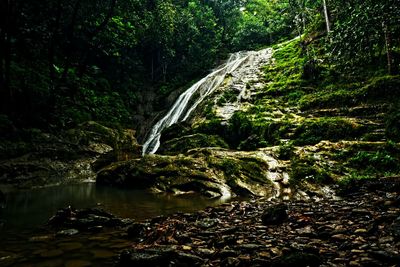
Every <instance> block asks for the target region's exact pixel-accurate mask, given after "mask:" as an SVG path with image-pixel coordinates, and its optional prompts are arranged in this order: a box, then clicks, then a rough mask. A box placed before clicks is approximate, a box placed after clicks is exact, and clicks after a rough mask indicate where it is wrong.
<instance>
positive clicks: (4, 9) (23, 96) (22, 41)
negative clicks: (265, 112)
mask: <svg viewBox="0 0 400 267" xmlns="http://www.w3.org/2000/svg"><path fill="white" fill-rule="evenodd" d="M398 7H399V1H398V0H387V1H383V0H367V1H359V0H350V1H349V0H346V1H345V0H318V1H309V0H163V1H161V0H146V1H143V0H107V1H100V0H73V1H61V0H40V1H39V0H30V1H27V0H2V1H1V6H0V12H1V14H0V51H1V54H0V88H1V111H0V112H1V114H2V115H0V120H2V122H1V124H2V125H5V124H7V123H9V124H14V125H16V126H19V127H21V126H22V127H48V126H49V125H51V126H61V127H66V126H71V125H73V124H76V123H79V122H82V121H85V120H90V119H93V120H103V121H108V122H115V123H121V124H125V125H130V124H131V123H132V120H131V118H132V113H133V112H134V111H133V110H134V109H135V105H136V99H137V96H138V95H140V94H142V93H143V92H145V91H146V90H149V88H153V89H154V88H155V90H157V91H158V92H159V95H160V96H161V97H165V96H166V95H168V93H170V92H171V91H172V90H174V89H176V88H177V87H179V86H182V85H184V84H187V83H189V82H190V81H192V80H193V79H196V78H197V77H200V76H201V75H203V74H204V73H206V72H208V71H209V69H210V68H212V67H213V66H215V64H216V63H217V62H218V60H222V59H224V58H226V56H227V53H229V52H233V51H238V50H249V49H258V48H261V47H265V46H269V45H272V44H275V43H278V42H279V41H283V40H287V39H290V38H293V37H295V36H298V35H302V36H304V35H303V34H306V35H307V36H308V38H305V37H304V42H305V43H306V42H307V40H309V39H312V38H321V37H322V45H321V46H320V48H321V47H322V50H323V51H322V52H323V53H324V54H327V55H329V56H328V57H324V60H328V61H330V64H334V65H340V66H344V67H345V68H341V69H351V70H357V67H358V66H367V65H368V66H371V65H373V66H378V65H379V66H384V67H383V68H382V69H386V71H387V72H388V73H390V74H395V73H397V72H398V71H399V53H400V51H399V49H400V38H399V36H400V9H399V8H398ZM306 53H307V56H308V57H309V59H310V61H312V62H318V60H317V57H319V55H320V54H321V51H314V50H312V49H306ZM130 126H132V125H130Z"/></svg>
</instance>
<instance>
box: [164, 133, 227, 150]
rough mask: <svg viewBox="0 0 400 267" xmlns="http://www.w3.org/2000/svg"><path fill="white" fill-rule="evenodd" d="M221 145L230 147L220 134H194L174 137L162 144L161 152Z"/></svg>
mask: <svg viewBox="0 0 400 267" xmlns="http://www.w3.org/2000/svg"><path fill="white" fill-rule="evenodd" d="M201 147H221V148H228V145H227V144H226V142H225V141H224V140H223V139H222V138H221V137H219V136H218V135H208V134H201V133H198V134H193V135H185V136H182V137H179V138H174V139H172V140H169V141H167V142H165V143H163V144H162V146H161V148H160V150H159V153H166V154H177V153H184V152H186V151H188V150H190V149H193V148H201Z"/></svg>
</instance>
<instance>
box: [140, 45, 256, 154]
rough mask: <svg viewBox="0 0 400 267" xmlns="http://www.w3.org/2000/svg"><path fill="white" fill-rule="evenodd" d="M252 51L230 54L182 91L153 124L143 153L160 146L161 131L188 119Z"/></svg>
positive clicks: (149, 152)
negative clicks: (220, 63)
mask: <svg viewBox="0 0 400 267" xmlns="http://www.w3.org/2000/svg"><path fill="white" fill-rule="evenodd" d="M252 53H254V52H237V53H234V54H232V55H231V56H230V58H229V60H228V61H227V62H226V63H225V64H223V65H221V66H219V67H218V68H217V69H216V70H214V71H213V72H211V73H210V74H208V75H207V76H206V77H204V78H203V79H201V80H200V81H198V82H197V83H195V84H194V85H193V86H191V87H190V88H189V89H187V90H186V91H185V92H183V93H182V94H181V95H180V96H179V97H178V99H177V100H176V101H175V103H174V105H173V106H172V107H171V109H170V110H169V111H168V113H167V114H166V115H165V116H164V117H163V118H162V119H161V120H159V121H158V122H157V123H156V124H155V125H154V126H153V128H152V130H151V132H150V134H149V136H148V138H147V140H146V141H145V143H144V144H143V155H144V154H154V153H155V152H156V151H157V150H158V148H159V147H160V137H161V132H162V131H163V130H164V129H165V128H168V127H169V126H171V125H172V124H174V123H176V122H178V121H179V120H181V121H185V120H186V119H188V117H189V116H190V114H191V113H192V112H193V111H194V110H195V109H196V108H197V106H198V105H199V104H200V103H201V102H202V101H203V100H204V99H205V98H206V97H207V96H209V95H210V94H211V93H213V92H214V91H215V89H216V88H218V87H219V86H220V85H221V84H222V83H223V81H224V79H225V76H226V75H227V74H228V73H231V72H232V71H234V70H235V69H237V68H238V67H239V66H241V64H242V63H243V62H244V61H245V60H246V59H247V58H248V57H249V55H251V54H252ZM194 96H196V97H194Z"/></svg>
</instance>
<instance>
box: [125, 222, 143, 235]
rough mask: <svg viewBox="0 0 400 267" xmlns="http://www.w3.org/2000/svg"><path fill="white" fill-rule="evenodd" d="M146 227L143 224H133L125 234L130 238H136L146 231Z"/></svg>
mask: <svg viewBox="0 0 400 267" xmlns="http://www.w3.org/2000/svg"><path fill="white" fill-rule="evenodd" d="M146 228H147V225H146V224H144V223H134V224H132V225H131V226H129V227H128V230H127V233H128V236H129V237H130V238H138V237H140V236H142V235H143V234H144V233H145V231H146Z"/></svg>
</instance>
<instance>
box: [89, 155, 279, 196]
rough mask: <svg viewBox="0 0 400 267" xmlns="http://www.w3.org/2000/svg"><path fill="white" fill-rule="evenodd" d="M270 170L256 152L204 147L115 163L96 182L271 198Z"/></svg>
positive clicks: (131, 186) (176, 190) (128, 186)
mask: <svg viewBox="0 0 400 267" xmlns="http://www.w3.org/2000/svg"><path fill="white" fill-rule="evenodd" d="M274 168H276V167H275V166H274ZM270 171H271V170H270V166H269V164H268V162H266V161H264V159H262V158H260V157H259V155H258V154H257V153H256V152H254V153H253V154H251V153H250V152H249V153H245V152H237V151H236V152H234V151H228V150H223V149H217V148H214V149H213V148H208V149H195V150H191V151H189V152H188V153H186V154H180V155H175V156H165V155H164V156H163V155H146V156H145V157H143V158H139V159H133V160H129V161H125V162H117V163H114V164H111V165H109V166H107V167H105V168H103V169H102V170H101V171H100V172H99V173H98V174H97V183H98V184H102V185H111V186H118V187H123V188H136V189H152V190H154V191H158V192H159V191H162V192H172V193H187V192H199V193H201V194H203V195H206V196H209V197H221V196H230V195H257V196H271V195H275V194H276V189H275V187H274V186H272V182H271V180H270V177H271V175H270ZM274 171H276V170H274Z"/></svg>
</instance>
